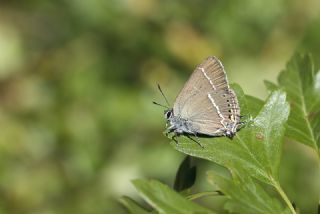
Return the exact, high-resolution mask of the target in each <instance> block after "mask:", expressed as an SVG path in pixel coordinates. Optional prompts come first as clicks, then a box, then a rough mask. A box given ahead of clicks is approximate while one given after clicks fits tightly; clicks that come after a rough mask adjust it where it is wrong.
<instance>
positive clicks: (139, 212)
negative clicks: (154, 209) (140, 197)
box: [120, 197, 150, 214]
mask: <svg viewBox="0 0 320 214" xmlns="http://www.w3.org/2000/svg"><path fill="white" fill-rule="evenodd" d="M120 202H121V203H122V204H123V205H124V206H125V207H126V208H127V209H128V211H129V212H130V213H132V214H147V213H148V214H150V212H148V211H146V210H145V209H143V208H142V207H141V206H140V205H139V204H138V203H137V202H135V201H134V200H132V199H131V198H129V197H122V198H121V199H120Z"/></svg>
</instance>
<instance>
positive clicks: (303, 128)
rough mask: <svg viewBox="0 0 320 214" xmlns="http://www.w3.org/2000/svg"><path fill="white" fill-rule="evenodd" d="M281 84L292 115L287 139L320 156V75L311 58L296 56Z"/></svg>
mask: <svg viewBox="0 0 320 214" xmlns="http://www.w3.org/2000/svg"><path fill="white" fill-rule="evenodd" d="M278 82H279V85H280V86H281V87H283V88H284V89H285V91H286V92H287V94H288V101H289V103H290V105H291V112H290V116H289V120H288V129H287V132H286V135H287V136H288V137H289V138H291V139H293V140H296V141H298V142H301V143H303V144H306V145H308V146H311V147H312V148H314V149H315V150H316V151H317V153H318V154H319V156H320V153H319V147H320V72H319V71H318V72H317V73H316V72H315V71H314V67H313V62H312V58H311V56H310V55H299V54H296V55H294V56H293V57H292V58H291V60H290V61H289V63H288V64H287V67H286V69H285V70H284V71H282V72H281V73H280V75H279V77H278Z"/></svg>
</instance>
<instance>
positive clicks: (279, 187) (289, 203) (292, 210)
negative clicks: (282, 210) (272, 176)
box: [273, 182, 297, 214]
mask: <svg viewBox="0 0 320 214" xmlns="http://www.w3.org/2000/svg"><path fill="white" fill-rule="evenodd" d="M273 186H274V187H275V188H276V190H277V191H278V193H279V194H280V195H281V197H282V199H283V200H284V201H285V202H286V204H287V205H288V207H289V209H290V211H291V213H292V214H297V213H296V211H295V209H294V208H293V206H292V204H291V202H290V200H289V198H288V196H287V195H286V193H285V192H284V191H283V189H282V188H281V186H280V184H279V183H278V182H274V183H273Z"/></svg>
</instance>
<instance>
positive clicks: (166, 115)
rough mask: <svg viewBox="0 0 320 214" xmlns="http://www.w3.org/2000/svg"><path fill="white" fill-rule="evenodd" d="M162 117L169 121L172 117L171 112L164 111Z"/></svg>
mask: <svg viewBox="0 0 320 214" xmlns="http://www.w3.org/2000/svg"><path fill="white" fill-rule="evenodd" d="M164 115H165V117H166V118H167V119H169V118H170V117H171V116H172V111H166V112H165V113H164Z"/></svg>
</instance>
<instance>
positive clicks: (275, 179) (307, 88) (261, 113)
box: [134, 55, 320, 214]
mask: <svg viewBox="0 0 320 214" xmlns="http://www.w3.org/2000/svg"><path fill="white" fill-rule="evenodd" d="M319 74H320V72H319ZM319 74H314V71H313V67H312V62H311V58H310V56H309V55H295V56H293V58H292V59H291V60H290V62H289V63H288V66H287V69H286V70H285V71H283V72H282V73H281V74H280V75H279V84H280V86H282V87H283V88H284V90H285V91H283V90H281V89H278V87H277V86H276V85H275V84H273V83H271V82H266V86H267V87H268V89H269V90H270V91H272V92H271V94H270V95H269V98H268V99H267V100H266V102H265V103H264V104H263V103H262V102H261V101H260V100H259V99H257V98H254V97H252V96H246V95H244V93H243V91H242V89H241V88H240V87H239V86H238V85H233V88H234V90H235V91H236V94H237V97H238V100H239V103H240V107H241V112H242V114H244V115H250V116H252V117H254V119H251V120H250V119H249V120H248V121H247V122H246V125H245V127H243V128H242V129H241V130H240V131H239V132H238V133H237V135H236V137H235V138H234V139H233V140H229V139H227V138H224V137H221V138H214V139H212V138H207V139H205V138H202V139H201V144H202V145H203V147H204V148H202V147H200V146H199V145H197V144H196V143H194V142H192V141H191V140H190V139H188V138H187V137H180V138H179V140H178V141H179V143H178V144H177V143H175V142H171V145H172V146H173V147H174V148H175V149H177V150H178V151H180V152H182V153H185V154H187V155H190V156H193V157H197V158H201V159H206V160H209V161H212V162H215V163H218V164H219V165H221V166H224V167H225V168H227V169H228V170H229V172H230V173H231V175H230V177H229V178H228V177H225V176H221V175H219V174H218V173H216V172H214V171H211V172H209V178H208V179H209V182H210V183H211V184H215V185H217V186H218V188H219V189H220V191H221V192H223V193H224V194H225V196H226V197H227V201H226V203H225V209H226V210H228V211H229V212H230V213H261V214H262V213H265V214H267V213H274V214H277V213H296V211H295V209H294V207H293V205H292V202H291V201H290V200H289V198H288V196H287V195H286V193H285V192H284V190H283V189H282V186H281V184H280V180H279V166H280V162H281V156H282V151H283V149H282V147H283V142H284V135H285V133H286V135H287V136H288V137H290V138H293V139H295V140H297V141H299V142H301V143H304V144H307V145H310V146H312V147H313V148H315V149H317V148H318V146H317V143H319V141H318V140H319V133H320V129H319V125H320V123H319V121H320V117H319V115H318V114H319V111H320V107H319V102H320V99H319V97H320V93H319V88H318V84H320V83H319V78H318V79H317V76H318V75H319ZM317 81H318V82H317ZM288 101H289V102H290V104H291V111H290V107H289V103H288ZM289 114H290V117H289ZM288 118H289V120H288ZM287 120H288V121H287ZM286 125H287V127H288V128H287V130H286V129H285V128H286ZM187 170H189V169H188V168H186V171H187ZM180 173H181V172H180ZM152 182H153V183H154V184H156V185H155V186H153V185H151V183H150V182H147V181H143V180H140V181H135V183H134V184H135V186H136V188H137V189H138V191H140V192H142V195H143V196H144V198H145V199H146V200H147V201H148V202H149V203H150V204H151V205H152V206H153V207H154V208H155V209H156V210H157V211H159V212H160V213H170V211H169V210H166V209H163V206H158V203H157V202H156V201H157V200H159V199H158V197H161V203H163V204H171V206H173V205H172V204H174V207H175V209H177V210H179V213H180V212H181V213H195V212H192V211H190V209H189V208H187V207H186V205H185V204H182V203H179V202H178V199H177V201H175V200H176V199H174V198H173V197H171V194H173V195H174V196H175V197H177V193H174V192H173V191H172V190H170V189H169V188H168V187H164V186H163V185H160V184H159V183H157V182H155V181H152ZM137 184H139V185H137ZM146 185H150V186H149V189H148V188H147V187H146ZM142 186H144V187H145V188H144V190H143V191H142V190H141V188H142ZM268 186H269V187H273V190H272V191H273V192H274V193H275V192H277V193H278V196H277V197H275V196H274V195H272V194H271V192H272V191H271V192H270V190H269V189H268V188H267V187H268ZM154 188H160V189H161V191H160V192H159V190H157V191H158V192H157V191H156V190H155V189H154ZM146 192H148V194H147V193H146ZM274 193H273V194H274ZM146 194H147V195H148V196H147V197H146ZM169 195H170V196H169ZM180 197H182V196H180ZM150 198H153V199H150ZM280 198H282V200H281V199H280ZM179 200H182V199H181V198H179ZM190 203H192V202H190ZM189 211H190V212H189ZM177 213H178V212H177Z"/></svg>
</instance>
